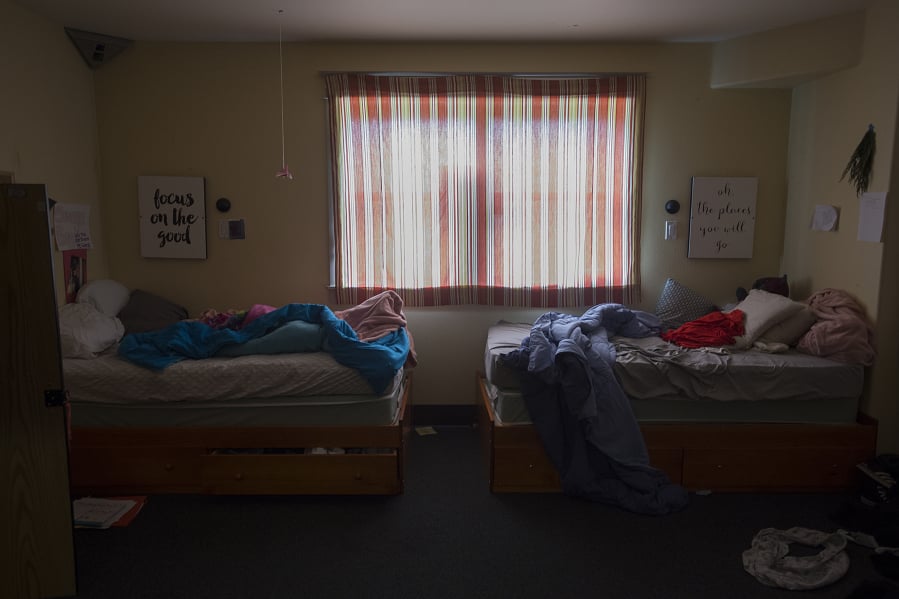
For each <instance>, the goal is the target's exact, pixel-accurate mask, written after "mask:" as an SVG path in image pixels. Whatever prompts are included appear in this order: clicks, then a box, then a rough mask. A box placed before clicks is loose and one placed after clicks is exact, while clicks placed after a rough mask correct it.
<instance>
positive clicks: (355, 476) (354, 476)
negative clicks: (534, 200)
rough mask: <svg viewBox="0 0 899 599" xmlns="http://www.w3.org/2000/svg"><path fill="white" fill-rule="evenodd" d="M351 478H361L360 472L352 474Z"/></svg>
mask: <svg viewBox="0 0 899 599" xmlns="http://www.w3.org/2000/svg"><path fill="white" fill-rule="evenodd" d="M353 480H362V473H361V472H357V473H356V474H354V475H353Z"/></svg>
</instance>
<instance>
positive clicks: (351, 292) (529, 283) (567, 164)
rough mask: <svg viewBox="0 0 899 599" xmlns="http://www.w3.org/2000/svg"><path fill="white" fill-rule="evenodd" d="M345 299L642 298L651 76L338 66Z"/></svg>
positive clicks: (337, 187) (339, 236) (337, 160)
mask: <svg viewBox="0 0 899 599" xmlns="http://www.w3.org/2000/svg"><path fill="white" fill-rule="evenodd" d="M327 87H328V96H329V105H330V116H331V135H332V152H333V155H332V163H333V169H332V173H333V189H334V242H335V252H334V258H335V263H334V271H335V272H334V279H335V280H334V285H335V287H336V291H337V301H338V302H339V303H343V304H356V303H359V302H360V301H362V300H364V299H365V298H367V297H370V296H372V295H374V294H376V293H379V292H380V291H383V290H385V289H394V290H396V291H397V292H398V293H400V295H401V296H402V297H403V299H404V301H405V302H406V304H407V305H410V306H437V305H446V304H486V305H492V304H496V305H506V306H543V307H549V306H591V305H595V304H599V303H607V302H619V303H624V304H631V303H634V302H636V301H637V300H638V299H639V297H638V294H639V287H640V281H639V272H638V256H637V250H638V244H639V231H638V218H639V199H640V190H639V182H640V141H641V138H642V135H641V127H642V122H643V97H644V90H645V78H644V76H642V75H622V76H612V77H598V78H589V79H586V78H578V79H566V80H560V79H524V78H518V77H499V76H478V75H471V76H445V77H444V76H437V77H432V76H428V77H407V76H370V75H359V74H336V75H329V76H328V77H327Z"/></svg>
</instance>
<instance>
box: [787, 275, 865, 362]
mask: <svg viewBox="0 0 899 599" xmlns="http://www.w3.org/2000/svg"><path fill="white" fill-rule="evenodd" d="M806 301H807V303H808V305H809V308H810V309H811V311H812V312H814V313H815V316H816V317H817V318H818V320H817V322H815V324H813V325H812V327H811V328H810V329H809V331H808V332H807V333H806V334H805V335H803V336H802V338H800V339H799V345H798V349H799V351H803V352H805V353H808V354H814V355H816V356H823V357H825V358H830V359H831V360H836V361H838V362H845V363H847V364H862V365H864V366H870V365H871V364H873V363H874V358H875V356H876V352H875V349H874V328H873V327H872V326H871V323H870V322H869V321H868V318H867V316H866V315H865V311H864V309H863V308H862V307H861V305H860V304H859V303H858V302H857V301H856V300H855V298H853V297H852V296H851V295H849V293H847V292H846V291H842V290H840V289H824V290H822V291H819V292H818V293H816V294H814V295H813V296H811V297H810V298H809V299H808V300H806Z"/></svg>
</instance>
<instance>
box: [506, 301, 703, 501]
mask: <svg viewBox="0 0 899 599" xmlns="http://www.w3.org/2000/svg"><path fill="white" fill-rule="evenodd" d="M659 329H660V322H659V320H658V318H657V317H656V316H655V315H652V314H649V313H647V312H641V311H637V310H630V309H628V308H625V307H624V306H622V305H621V304H601V305H598V306H594V307H592V308H590V309H588V310H587V311H586V312H585V313H584V314H583V315H582V316H573V315H571V314H560V313H556V312H549V313H546V314H543V315H542V316H540V317H539V318H538V319H537V320H536V321H535V323H534V325H533V326H532V328H531V331H530V335H529V336H528V337H526V338H525V339H524V340H523V341H522V345H521V348H520V349H519V350H516V351H514V352H511V353H509V354H506V356H504V357H503V361H504V363H505V364H507V365H508V366H510V367H512V368H515V369H516V370H518V371H519V373H520V374H521V380H522V395H523V397H524V400H525V405H526V406H527V408H528V411H529V412H530V416H531V421H532V422H533V423H534V426H535V427H536V429H537V432H538V434H539V435H540V439H541V441H542V442H543V446H544V448H545V449H546V453H547V455H548V457H549V458H550V461H552V463H553V465H554V466H555V467H556V469H557V470H558V472H559V476H560V478H561V481H562V490H563V491H564V492H565V493H566V494H569V495H574V496H579V497H584V498H586V499H589V500H591V501H599V502H603V503H610V504H613V505H617V506H620V507H622V508H625V509H627V510H629V511H632V512H637V513H644V514H666V513H669V512H673V511H677V510H679V509H681V508H683V507H684V506H685V505H686V504H687V493H686V491H685V490H684V489H683V487H681V486H680V485H676V484H673V483H672V482H671V481H670V480H669V479H668V477H667V476H666V475H665V473H664V472H662V471H661V470H658V469H656V468H654V467H652V466H650V464H649V456H648V453H647V451H646V445H645V443H644V441H643V435H642V433H641V432H640V428H639V426H638V425H637V420H636V418H635V417H634V414H633V411H632V409H631V406H630V400H629V399H628V398H627V396H626V395H625V393H624V391H623V390H622V389H621V387H620V385H619V384H618V381H617V380H616V379H615V375H614V373H613V371H612V366H613V365H614V363H615V346H614V345H613V344H612V343H611V342H610V341H609V337H611V336H613V335H622V336H625V337H648V336H650V335H657V334H658V332H659Z"/></svg>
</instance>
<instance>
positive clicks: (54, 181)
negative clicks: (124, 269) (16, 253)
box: [0, 0, 107, 301]
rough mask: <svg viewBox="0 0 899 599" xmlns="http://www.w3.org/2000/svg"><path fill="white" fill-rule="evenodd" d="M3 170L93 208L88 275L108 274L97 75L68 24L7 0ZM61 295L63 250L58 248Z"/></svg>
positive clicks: (0, 109)
mask: <svg viewBox="0 0 899 599" xmlns="http://www.w3.org/2000/svg"><path fill="white" fill-rule="evenodd" d="M0 56H2V57H3V60H2V62H0V64H2V66H3V69H2V77H3V82H4V83H3V86H2V92H0V171H7V172H13V173H14V175H15V180H16V182H18V183H43V184H45V185H46V186H47V194H48V195H49V197H51V198H53V199H55V200H57V201H60V202H66V203H69V202H71V203H77V204H87V205H90V206H91V209H92V219H91V235H92V237H93V240H94V249H92V250H90V251H89V252H88V277H89V279H98V278H105V277H106V275H107V268H106V257H105V251H104V243H103V226H102V219H101V214H100V212H101V209H100V202H99V195H98V183H97V180H98V177H97V167H98V164H97V159H98V155H97V125H96V119H95V112H94V82H93V74H92V72H91V70H90V69H89V68H88V66H87V65H86V64H85V63H84V61H83V60H82V59H81V56H80V55H79V54H78V51H77V50H76V49H75V46H74V45H73V44H72V43H71V42H70V41H69V39H68V37H67V36H66V33H65V31H64V29H63V26H62V25H60V24H57V23H52V22H49V21H47V20H46V19H44V18H43V17H38V16H36V15H34V14H33V13H31V12H29V11H27V10H24V9H22V8H20V7H19V6H17V5H15V4H12V3H11V2H9V1H8V0H0ZM54 268H55V269H56V281H57V299H58V300H60V301H62V299H63V298H64V287H63V285H62V283H63V281H62V277H63V274H62V272H63V271H62V254H61V252H58V251H56V250H55V249H54Z"/></svg>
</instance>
